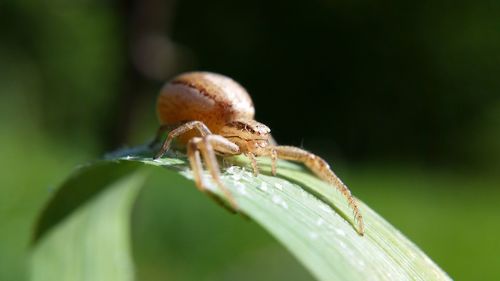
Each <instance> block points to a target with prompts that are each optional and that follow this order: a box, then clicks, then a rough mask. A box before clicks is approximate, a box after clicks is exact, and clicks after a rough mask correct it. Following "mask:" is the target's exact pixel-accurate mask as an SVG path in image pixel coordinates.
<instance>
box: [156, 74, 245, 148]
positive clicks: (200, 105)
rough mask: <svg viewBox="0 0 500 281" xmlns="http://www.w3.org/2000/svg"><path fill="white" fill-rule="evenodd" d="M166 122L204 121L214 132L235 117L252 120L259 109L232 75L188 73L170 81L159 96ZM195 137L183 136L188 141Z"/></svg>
mask: <svg viewBox="0 0 500 281" xmlns="http://www.w3.org/2000/svg"><path fill="white" fill-rule="evenodd" d="M156 109H157V114H158V119H159V120H160V123H161V124H162V125H176V124H179V123H182V122H185V121H195V120H196V121H201V122H203V123H204V124H205V125H206V126H207V127H208V128H209V129H210V130H211V131H212V132H213V133H217V132H218V131H219V130H220V129H221V128H222V127H223V126H224V125H226V124H227V123H228V122H230V121H233V120H241V119H242V120H252V119H253V117H254V113H255V109H254V107H253V103H252V100H251V98H250V96H249V95H248V93H247V91H246V90H245V89H244V88H243V87H242V86H241V85H240V84H238V83H237V82H236V81H234V80H232V79H231V78H229V77H226V76H223V75H220V74H216V73H211V72H188V73H184V74H181V75H179V76H177V77H174V78H173V79H172V80H171V81H169V82H168V83H167V84H165V86H164V87H163V89H162V90H161V93H160V95H159V97H158V101H157V108H156ZM191 137H192V136H189V134H188V135H187V136H183V137H182V139H180V141H181V142H182V143H186V141H187V140H189V139H190V138H191Z"/></svg>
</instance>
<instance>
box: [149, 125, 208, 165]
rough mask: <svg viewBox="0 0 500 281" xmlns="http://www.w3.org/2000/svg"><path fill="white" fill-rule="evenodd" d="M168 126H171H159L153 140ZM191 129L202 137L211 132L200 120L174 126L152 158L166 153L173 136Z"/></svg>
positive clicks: (156, 139) (158, 137)
mask: <svg viewBox="0 0 500 281" xmlns="http://www.w3.org/2000/svg"><path fill="white" fill-rule="evenodd" d="M170 127H171V126H169V125H162V126H160V128H159V129H158V132H157V134H156V138H155V140H154V141H158V140H159V139H160V136H161V134H163V133H164V132H165V131H166V130H168V129H169V128H170ZM192 129H196V130H197V131H198V133H199V134H200V135H201V136H202V137H204V136H206V135H210V134H211V132H210V130H209V129H208V127H207V126H206V125H205V124H203V122H201V121H190V122H187V123H184V124H182V125H180V126H178V127H177V128H175V129H174V130H172V131H170V133H168V136H167V138H166V139H165V141H164V142H163V145H162V146H161V149H160V150H159V151H158V153H156V155H155V156H154V159H158V158H160V157H162V156H163V155H164V154H165V153H167V151H168V150H169V149H170V144H171V143H172V141H173V139H174V138H176V137H178V136H180V135H182V134H184V133H186V132H188V131H191V130H192Z"/></svg>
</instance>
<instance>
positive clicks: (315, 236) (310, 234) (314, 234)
mask: <svg viewBox="0 0 500 281" xmlns="http://www.w3.org/2000/svg"><path fill="white" fill-rule="evenodd" d="M308 235H309V238H311V239H312V240H316V239H318V237H319V235H318V233H316V232H309V233H308Z"/></svg>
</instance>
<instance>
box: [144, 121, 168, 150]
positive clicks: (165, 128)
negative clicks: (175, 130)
mask: <svg viewBox="0 0 500 281" xmlns="http://www.w3.org/2000/svg"><path fill="white" fill-rule="evenodd" d="M170 129H171V126H170V125H161V126H160V127H159V128H158V130H157V131H156V135H155V138H154V139H153V140H152V141H151V142H150V143H149V145H148V146H149V148H153V147H154V146H155V145H156V144H157V143H158V142H159V141H160V139H161V135H163V133H165V132H166V131H168V130H170Z"/></svg>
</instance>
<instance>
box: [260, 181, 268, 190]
mask: <svg viewBox="0 0 500 281" xmlns="http://www.w3.org/2000/svg"><path fill="white" fill-rule="evenodd" d="M259 189H260V190H262V191H267V183H266V182H262V183H261V184H260V185H259Z"/></svg>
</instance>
